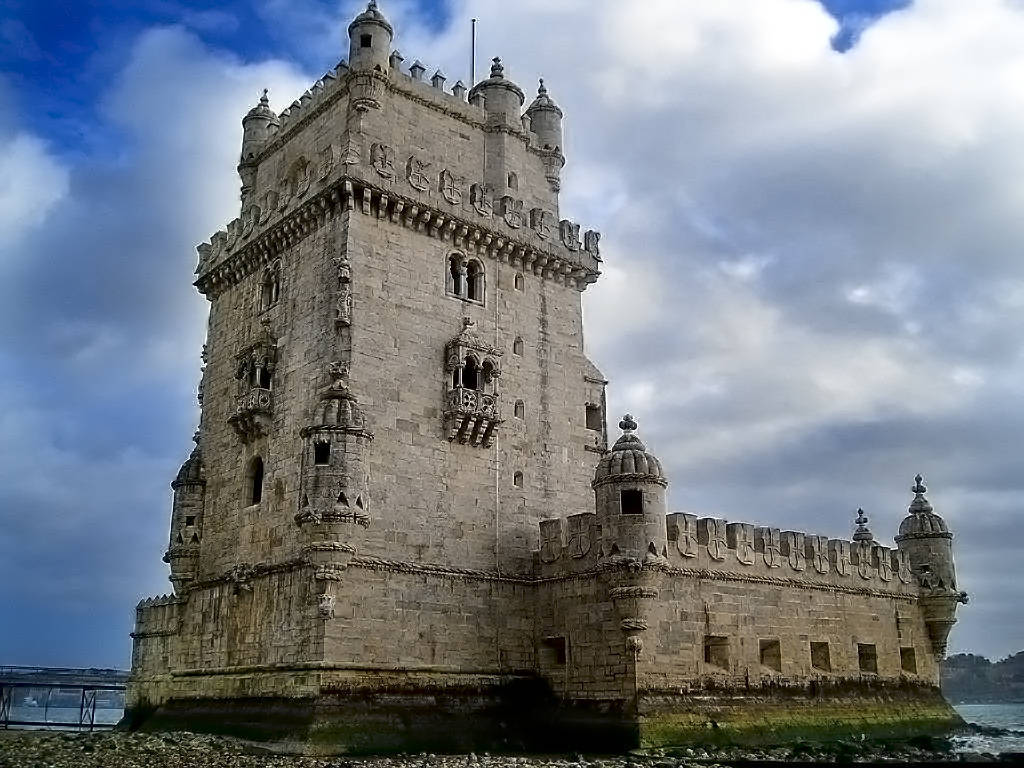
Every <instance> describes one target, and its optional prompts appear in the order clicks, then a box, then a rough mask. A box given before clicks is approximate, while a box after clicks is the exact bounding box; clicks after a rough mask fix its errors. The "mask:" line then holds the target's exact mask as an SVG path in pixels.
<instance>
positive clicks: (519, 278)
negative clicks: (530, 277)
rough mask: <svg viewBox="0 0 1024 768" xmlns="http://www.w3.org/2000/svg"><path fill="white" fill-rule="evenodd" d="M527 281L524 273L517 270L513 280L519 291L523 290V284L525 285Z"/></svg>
mask: <svg viewBox="0 0 1024 768" xmlns="http://www.w3.org/2000/svg"><path fill="white" fill-rule="evenodd" d="M525 282H526V281H525V280H524V279H523V275H522V273H519V272H517V273H516V276H515V280H514V281H513V285H514V286H515V289H516V290H517V291H521V290H523V285H524V283H525Z"/></svg>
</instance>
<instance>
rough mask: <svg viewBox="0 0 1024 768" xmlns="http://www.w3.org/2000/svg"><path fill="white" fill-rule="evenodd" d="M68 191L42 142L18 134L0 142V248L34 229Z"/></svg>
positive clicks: (64, 177) (65, 177)
mask: <svg viewBox="0 0 1024 768" xmlns="http://www.w3.org/2000/svg"><path fill="white" fill-rule="evenodd" d="M67 191H68V171H67V169H66V168H65V167H64V166H63V165H62V164H61V163H60V161H58V160H57V159H56V158H55V157H54V156H53V155H52V154H51V153H50V152H49V150H48V148H47V146H46V144H45V142H43V141H42V140H41V139H39V138H37V137H36V136H32V135H31V134H29V133H25V132H19V133H17V134H15V135H14V136H13V137H8V138H6V139H3V140H0V246H5V247H10V246H12V245H13V244H14V243H16V242H17V241H19V240H20V239H21V238H22V237H23V236H24V235H25V233H26V232H27V231H29V230H30V229H32V228H34V227H36V226H38V225H39V224H40V223H41V222H42V221H43V220H44V219H45V218H46V215H47V214H48V213H49V212H50V210H51V209H52V208H53V206H54V205H55V204H56V203H57V202H58V201H59V200H60V199H61V198H63V197H64V196H65V195H66V194H67Z"/></svg>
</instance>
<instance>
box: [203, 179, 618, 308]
mask: <svg viewBox="0 0 1024 768" xmlns="http://www.w3.org/2000/svg"><path fill="white" fill-rule="evenodd" d="M353 209H358V210H360V211H361V212H362V213H363V214H365V215H367V216H376V217H377V218H378V219H384V218H388V219H390V220H391V221H392V222H393V223H396V224H402V225H403V226H405V227H406V228H409V229H415V230H416V231H419V232H424V233H425V234H428V235H429V236H431V237H434V238H438V239H441V240H443V241H446V242H451V243H452V245H453V247H455V248H460V249H464V250H467V251H470V252H475V253H478V254H486V255H488V256H490V257H491V258H492V259H495V260H500V261H507V262H508V263H509V264H513V265H519V266H521V267H522V268H523V269H524V270H525V269H530V270H532V271H533V273H534V274H535V275H538V276H541V277H542V278H545V279H553V280H555V281H556V282H562V283H563V284H565V285H568V286H571V287H574V288H576V289H577V290H580V291H582V290H585V289H586V287H587V285H589V284H590V283H592V282H595V281H596V280H597V277H598V275H599V274H600V271H599V269H598V267H597V261H596V260H594V259H593V258H592V257H591V256H590V255H589V254H588V253H587V252H586V251H579V250H577V251H570V250H568V249H566V248H561V249H559V250H561V251H563V252H562V253H559V252H558V250H556V249H558V245H559V243H558V241H557V240H555V241H547V242H544V243H543V244H540V243H538V242H537V240H538V238H537V237H536V236H535V237H532V238H529V240H528V239H527V238H528V236H529V234H530V233H533V230H532V229H530V228H529V227H523V228H519V229H511V228H510V231H509V232H503V231H501V230H499V229H498V228H497V226H495V225H494V223H493V222H494V219H491V221H490V222H484V221H472V220H470V219H466V218H464V217H463V216H462V215H459V214H453V213H452V212H450V211H445V210H441V209H440V208H438V207H436V206H434V205H431V204H428V203H424V202H422V201H420V200H416V199H414V198H411V197H408V196H406V195H401V194H396V193H395V192H394V191H392V190H385V189H382V188H380V187H378V186H375V185H373V184H371V183H369V182H368V181H366V180H365V179H362V178H358V177H356V176H351V175H344V176H341V177H339V178H338V179H337V180H336V181H334V182H333V183H331V184H328V185H325V187H324V188H323V189H322V190H321V191H320V192H319V193H317V194H314V195H311V196H310V197H309V198H308V199H306V200H305V201H304V202H303V203H302V204H301V205H299V206H297V207H296V208H294V209H293V210H292V211H290V212H289V213H287V214H286V215H285V216H284V217H283V218H282V219H281V220H280V221H278V222H277V223H276V224H273V225H272V226H269V227H267V228H266V229H264V230H263V231H261V232H259V233H258V234H255V233H253V232H252V230H253V229H254V228H255V225H254V224H253V223H252V222H251V221H250V222H246V223H245V224H244V225H243V224H242V223H241V222H240V220H237V219H236V220H235V222H232V227H231V229H232V230H233V232H232V235H231V236H228V235H227V234H225V233H220V236H219V237H215V238H214V241H215V242H219V243H220V245H219V247H220V248H222V249H228V241H229V240H233V242H231V247H230V249H229V250H230V251H231V252H230V253H229V254H228V255H227V256H226V257H225V258H221V259H219V260H217V261H216V262H215V263H213V264H212V265H211V266H210V267H209V268H208V269H206V270H204V271H203V272H202V274H200V276H199V278H198V279H197V280H196V282H195V286H196V288H197V289H198V290H199V291H200V293H203V294H204V295H206V296H207V297H209V298H216V297H217V296H219V295H220V294H221V293H223V292H224V291H225V290H227V289H228V288H230V287H231V286H233V285H236V284H238V283H239V282H240V281H242V280H244V279H245V278H246V277H248V276H249V275H251V274H253V273H254V272H256V271H258V270H259V269H261V268H262V267H263V266H265V265H266V264H268V263H270V262H271V261H273V260H274V259H275V258H277V257H278V256H280V255H281V253H283V252H284V251H286V250H287V249H288V248H290V247H292V246H293V245H295V244H297V243H298V242H300V241H301V240H303V239H304V238H305V237H306V235H307V234H309V233H310V232H312V231H314V230H316V229H318V228H319V227H320V226H322V225H323V224H324V222H325V221H326V220H327V218H328V217H333V216H336V215H338V214H339V213H340V212H342V211H351V210H353ZM239 230H240V231H239ZM246 230H248V231H249V234H246ZM513 233H515V234H513ZM238 240H244V241H245V242H244V243H243V244H241V245H236V243H237V241H238ZM530 240H532V241H534V242H530ZM213 247H214V246H212V245H209V244H207V245H204V246H202V247H201V248H206V249H212V248H213ZM212 258H213V259H214V260H216V259H217V256H214V257H212ZM584 259H587V260H589V261H592V262H593V264H592V265H587V264H585V263H584Z"/></svg>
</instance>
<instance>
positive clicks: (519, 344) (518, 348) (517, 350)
mask: <svg viewBox="0 0 1024 768" xmlns="http://www.w3.org/2000/svg"><path fill="white" fill-rule="evenodd" d="M525 346H526V345H525V344H524V343H523V338H522V336H516V340H515V341H513V342H512V354H514V355H521V354H523V349H524V348H525Z"/></svg>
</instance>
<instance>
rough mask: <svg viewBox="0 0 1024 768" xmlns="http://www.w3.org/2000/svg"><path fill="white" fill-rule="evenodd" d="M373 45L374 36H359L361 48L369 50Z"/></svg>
mask: <svg viewBox="0 0 1024 768" xmlns="http://www.w3.org/2000/svg"><path fill="white" fill-rule="evenodd" d="M371 45H373V35H360V36H359V47H360V48H369V47H370V46H371Z"/></svg>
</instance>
